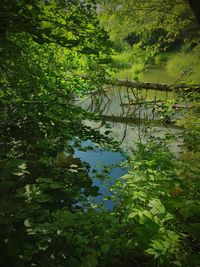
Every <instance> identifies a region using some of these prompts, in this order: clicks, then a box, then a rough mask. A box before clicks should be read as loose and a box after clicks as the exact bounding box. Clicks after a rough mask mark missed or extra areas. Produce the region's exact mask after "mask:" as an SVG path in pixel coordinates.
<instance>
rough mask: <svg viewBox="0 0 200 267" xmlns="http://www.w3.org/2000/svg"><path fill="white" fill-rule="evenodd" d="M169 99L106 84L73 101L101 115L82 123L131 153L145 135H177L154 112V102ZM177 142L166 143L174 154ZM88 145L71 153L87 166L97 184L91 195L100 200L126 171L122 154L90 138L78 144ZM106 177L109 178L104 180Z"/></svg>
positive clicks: (169, 95) (160, 94)
mask: <svg viewBox="0 0 200 267" xmlns="http://www.w3.org/2000/svg"><path fill="white" fill-rule="evenodd" d="M169 98H173V92H170V93H169V92H157V91H152V90H151V91H146V90H136V89H130V88H129V89H127V88H116V87H109V88H107V89H106V90H105V89H104V90H103V91H101V92H96V93H91V95H89V96H88V97H87V98H85V99H81V100H80V99H79V100H78V101H77V104H78V105H80V106H81V107H82V108H84V109H85V110H88V111H90V112H94V113H97V114H99V115H100V116H101V119H102V120H101V121H98V122H96V121H92V120H85V121H84V124H85V125H87V126H90V127H91V128H93V129H98V130H99V131H100V132H101V133H105V134H107V135H108V137H109V138H111V139H113V140H116V141H119V142H120V144H121V148H122V149H123V150H124V151H125V152H126V153H127V155H128V154H130V155H132V154H133V149H134V146H135V143H136V142H142V143H145V142H146V141H147V139H148V136H149V135H151V136H154V137H160V138H163V137H164V136H165V135H166V134H174V135H176V136H178V134H179V133H180V132H181V130H180V128H177V127H175V126H173V125H170V124H162V123H161V122H160V121H158V118H157V116H156V114H155V113H154V108H155V105H159V102H162V101H163V102H164V101H166V100H167V99H169ZM181 143H182V141H181V139H179V140H178V141H177V140H176V141H173V142H171V143H170V144H169V147H170V149H171V150H172V152H173V153H174V154H175V155H177V154H179V152H180V144H181ZM88 145H90V146H91V145H92V146H93V147H94V149H93V150H89V151H87V152H85V151H80V150H76V151H75V156H76V157H80V158H81V160H83V161H86V162H88V163H89V165H90V166H91V169H90V176H91V177H92V178H93V183H94V185H96V186H98V187H99V193H100V194H101V195H100V196H98V197H97V198H95V202H97V203H102V199H103V197H104V196H109V195H111V192H110V190H109V189H110V186H111V185H113V184H114V183H115V181H116V179H119V178H120V177H121V176H122V175H124V174H125V173H126V172H127V169H123V168H122V167H120V166H119V164H120V163H121V162H123V161H124V160H125V157H124V156H123V155H122V154H121V153H120V152H112V151H108V150H105V149H100V148H97V147H95V144H94V143H91V142H90V141H87V142H83V143H82V146H88ZM113 164H114V165H115V166H114V165H113ZM111 165H113V166H112V167H111V168H110V170H109V172H107V173H106V172H104V169H105V168H106V167H108V166H111ZM96 172H97V173H98V175H100V176H101V174H102V178H99V177H96V175H95V174H94V173H96ZM106 176H108V177H109V179H106ZM106 206H107V207H108V208H112V207H113V203H112V202H111V201H106Z"/></svg>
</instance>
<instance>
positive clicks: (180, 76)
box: [166, 46, 200, 84]
mask: <svg viewBox="0 0 200 267" xmlns="http://www.w3.org/2000/svg"><path fill="white" fill-rule="evenodd" d="M199 52H200V46H196V47H195V48H194V49H193V50H192V51H189V52H188V51H182V52H180V53H177V54H176V55H173V56H172V57H170V59H169V60H168V62H167V66H166V67H167V71H168V72H169V74H170V75H171V76H172V77H173V76H174V77H176V78H177V80H180V81H183V82H187V83H194V84H195V83H196V84H198V83H200V79H199V71H200V57H199V54H200V53H199Z"/></svg>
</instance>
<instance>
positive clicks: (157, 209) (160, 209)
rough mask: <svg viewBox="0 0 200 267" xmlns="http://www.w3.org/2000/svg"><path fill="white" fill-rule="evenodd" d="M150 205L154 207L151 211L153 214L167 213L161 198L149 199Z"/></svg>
mask: <svg viewBox="0 0 200 267" xmlns="http://www.w3.org/2000/svg"><path fill="white" fill-rule="evenodd" d="M148 206H149V207H151V208H152V209H151V213H152V214H153V215H157V214H163V213H165V207H164V206H163V204H162V203H161V201H160V199H152V200H151V201H149V204H148Z"/></svg>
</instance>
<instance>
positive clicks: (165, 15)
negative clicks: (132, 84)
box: [100, 0, 199, 58]
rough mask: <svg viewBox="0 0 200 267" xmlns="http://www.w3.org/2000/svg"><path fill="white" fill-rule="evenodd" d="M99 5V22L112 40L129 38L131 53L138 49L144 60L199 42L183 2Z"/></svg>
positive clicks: (187, 6) (194, 26)
mask: <svg viewBox="0 0 200 267" xmlns="http://www.w3.org/2000/svg"><path fill="white" fill-rule="evenodd" d="M100 4H101V14H102V23H103V24H106V26H105V27H106V29H107V30H108V31H109V32H110V33H111V39H112V40H114V41H115V42H119V40H124V39H125V40H127V38H129V39H130V37H131V36H132V38H133V39H134V41H133V42H132V47H133V53H134V52H135V51H138V49H139V50H140V53H142V51H143V56H144V58H148V57H152V56H153V55H155V54H157V53H159V52H161V51H165V50H166V49H168V50H169V49H174V48H177V47H180V46H181V45H182V44H183V43H185V44H190V45H191V44H197V43H198V41H197V40H198V38H199V33H198V25H197V22H196V21H195V17H194V15H193V12H192V11H191V8H190V6H189V4H188V3H187V2H186V1H171V0H166V1H164V3H163V1H160V0H154V1H135V0H131V1H101V3H100ZM111 21H112V24H111ZM135 36H136V37H137V38H135ZM121 42H122V41H121ZM124 48H125V47H124ZM134 50H135V51H134Z"/></svg>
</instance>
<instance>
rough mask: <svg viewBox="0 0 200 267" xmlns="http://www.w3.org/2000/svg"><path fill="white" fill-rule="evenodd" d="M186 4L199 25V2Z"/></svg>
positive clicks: (190, 0) (195, 0)
mask: <svg viewBox="0 0 200 267" xmlns="http://www.w3.org/2000/svg"><path fill="white" fill-rule="evenodd" d="M188 3H189V5H190V7H191V9H192V11H193V13H194V15H195V17H196V19H197V22H198V24H199V25H200V0H188Z"/></svg>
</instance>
